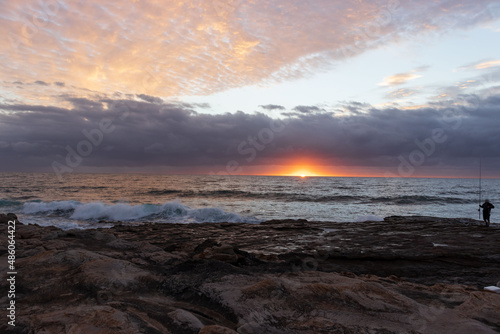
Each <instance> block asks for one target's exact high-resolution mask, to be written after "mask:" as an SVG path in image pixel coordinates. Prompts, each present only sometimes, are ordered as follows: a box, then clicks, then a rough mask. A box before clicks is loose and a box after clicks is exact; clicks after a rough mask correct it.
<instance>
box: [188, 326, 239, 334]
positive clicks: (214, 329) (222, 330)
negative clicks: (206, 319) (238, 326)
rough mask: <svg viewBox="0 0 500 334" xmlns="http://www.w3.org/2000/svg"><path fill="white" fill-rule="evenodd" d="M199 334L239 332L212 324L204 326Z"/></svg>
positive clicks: (235, 333) (233, 333) (234, 333)
mask: <svg viewBox="0 0 500 334" xmlns="http://www.w3.org/2000/svg"><path fill="white" fill-rule="evenodd" d="M198 334H238V333H237V332H235V331H233V330H232V329H230V328H227V327H222V326H217V325H210V326H205V327H203V328H202V329H201V330H200V332H199V333H198Z"/></svg>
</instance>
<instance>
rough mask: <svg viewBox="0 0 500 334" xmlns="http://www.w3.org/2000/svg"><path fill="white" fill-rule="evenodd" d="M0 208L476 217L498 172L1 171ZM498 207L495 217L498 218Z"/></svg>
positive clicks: (61, 221)
mask: <svg viewBox="0 0 500 334" xmlns="http://www.w3.org/2000/svg"><path fill="white" fill-rule="evenodd" d="M0 180H1V183H0V212H3V213H7V212H13V213H15V214H17V215H18V217H19V220H20V221H21V222H23V223H36V224H39V225H55V226H59V227H61V228H64V229H69V228H95V227H110V226H112V222H117V221H120V222H125V223H130V224H139V223H143V222H161V223H200V222H243V223H258V222H261V221H265V220H270V219H307V220H310V221H336V222H353V221H369V220H382V219H383V218H384V217H387V216H392V215H405V216H408V215H426V216H437V217H447V218H475V219H478V218H479V216H478V211H477V210H478V202H479V200H480V196H481V200H484V199H486V198H488V199H489V200H490V201H491V202H492V203H493V204H494V205H495V204H496V205H497V207H498V209H497V210H499V213H498V217H500V196H499V189H500V180H498V179H489V180H482V186H481V193H479V182H478V180H475V179H448V178H446V179H445V178H427V179H424V178H366V177H305V178H301V177H285V176H216V175H142V174H76V173H74V174H66V175H65V176H64V179H63V181H62V182H61V181H59V180H58V179H57V178H56V176H55V175H53V174H36V173H32V174H30V173H3V174H0ZM495 216H496V214H495V209H493V211H492V221H493V222H494V221H495Z"/></svg>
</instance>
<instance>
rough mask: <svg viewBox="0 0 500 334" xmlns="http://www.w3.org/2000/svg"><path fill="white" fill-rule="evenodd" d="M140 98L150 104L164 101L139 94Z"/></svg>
mask: <svg viewBox="0 0 500 334" xmlns="http://www.w3.org/2000/svg"><path fill="white" fill-rule="evenodd" d="M137 97H138V98H140V99H142V100H144V101H146V102H150V103H158V104H160V103H162V102H163V100H162V99H161V98H159V97H155V96H149V95H146V94H138V95H137Z"/></svg>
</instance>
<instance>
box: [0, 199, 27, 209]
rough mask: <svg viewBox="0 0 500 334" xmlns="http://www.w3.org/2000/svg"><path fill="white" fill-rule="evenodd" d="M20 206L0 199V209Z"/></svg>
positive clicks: (9, 200) (16, 202) (20, 203)
mask: <svg viewBox="0 0 500 334" xmlns="http://www.w3.org/2000/svg"><path fill="white" fill-rule="evenodd" d="M19 205H22V202H19V201H16V200H11V199H0V208H3V207H13V206H19Z"/></svg>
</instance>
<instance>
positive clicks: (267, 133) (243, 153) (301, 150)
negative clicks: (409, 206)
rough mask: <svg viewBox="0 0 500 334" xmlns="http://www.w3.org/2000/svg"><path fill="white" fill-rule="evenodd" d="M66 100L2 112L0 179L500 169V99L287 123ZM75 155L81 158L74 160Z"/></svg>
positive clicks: (173, 107) (257, 116) (181, 108)
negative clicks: (4, 174) (310, 169)
mask: <svg viewBox="0 0 500 334" xmlns="http://www.w3.org/2000/svg"><path fill="white" fill-rule="evenodd" d="M68 101H69V102H71V104H72V105H73V107H72V108H71V109H64V108H55V107H45V106H28V105H1V106H0V111H2V112H0V155H1V157H2V159H1V165H0V171H22V170H26V171H31V170H45V171H53V170H54V168H56V169H59V170H60V171H69V170H71V171H73V170H76V171H79V170H85V168H88V167H100V168H108V169H107V170H108V171H112V170H113V168H118V167H120V168H123V167H127V168H130V169H131V170H137V171H140V170H141V168H145V167H155V166H170V167H172V168H173V170H178V171H181V170H182V169H183V168H191V169H193V168H195V169H196V170H205V171H207V172H208V171H209V170H210V169H211V170H214V168H224V166H227V164H228V162H233V163H234V162H237V164H238V166H243V167H244V166H251V165H279V164H286V163H289V162H290V159H292V158H296V157H300V156H303V155H308V156H314V157H316V158H317V159H319V160H320V161H323V162H324V164H328V163H331V164H337V165H339V164H342V165H345V166H366V167H377V168H380V169H382V170H386V171H388V172H390V173H393V174H394V173H396V174H397V173H399V174H400V175H401V176H411V175H410V174H412V173H409V172H408V169H411V168H414V169H415V170H418V168H424V167H426V166H431V167H434V168H437V169H439V168H452V167H453V168H459V169H461V168H463V170H462V171H463V172H464V173H465V174H467V173H472V172H471V171H472V170H473V169H474V170H475V168H476V167H477V161H478V158H479V157H480V156H482V157H483V158H485V159H488V161H489V162H488V166H489V167H487V168H498V167H500V158H498V157H500V147H499V145H498V143H499V142H500V132H499V131H498V129H499V128H500V118H499V117H498V116H497V113H498V110H499V109H500V95H497V96H491V97H489V98H486V99H481V98H479V97H476V96H469V97H467V99H466V98H465V97H464V99H463V101H469V103H467V104H466V103H462V104H461V105H457V104H456V102H457V101H448V102H442V103H440V104H439V105H438V104H436V105H431V106H429V107H426V108H421V109H417V110H403V109H397V108H391V109H377V108H371V109H368V111H365V112H360V111H358V110H357V111H358V112H357V113H354V114H350V115H341V116H336V115H334V114H330V113H312V112H308V113H297V114H295V115H294V116H293V117H288V118H286V119H283V120H279V119H273V118H271V117H269V116H267V115H265V114H263V113H253V114H249V113H244V112H236V113H227V114H216V115H212V114H205V113H197V112H195V111H194V107H193V106H191V105H189V104H186V103H183V104H175V103H171V104H166V103H163V104H158V103H150V102H138V101H132V100H99V101H92V100H87V99H68ZM463 101H462V102H463ZM351 105H356V104H355V103H354V102H351ZM365 107H366V106H365ZM278 109H279V108H278ZM305 110H307V108H306V109H305ZM309 110H315V108H314V107H310V108H309ZM71 152H72V153H71ZM68 154H70V155H71V154H77V155H79V157H80V160H79V159H78V157H74V156H70V158H69V160H68ZM65 168H66V169H65ZM176 168H177V169H176ZM467 168H470V170H468V169H467Z"/></svg>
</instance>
